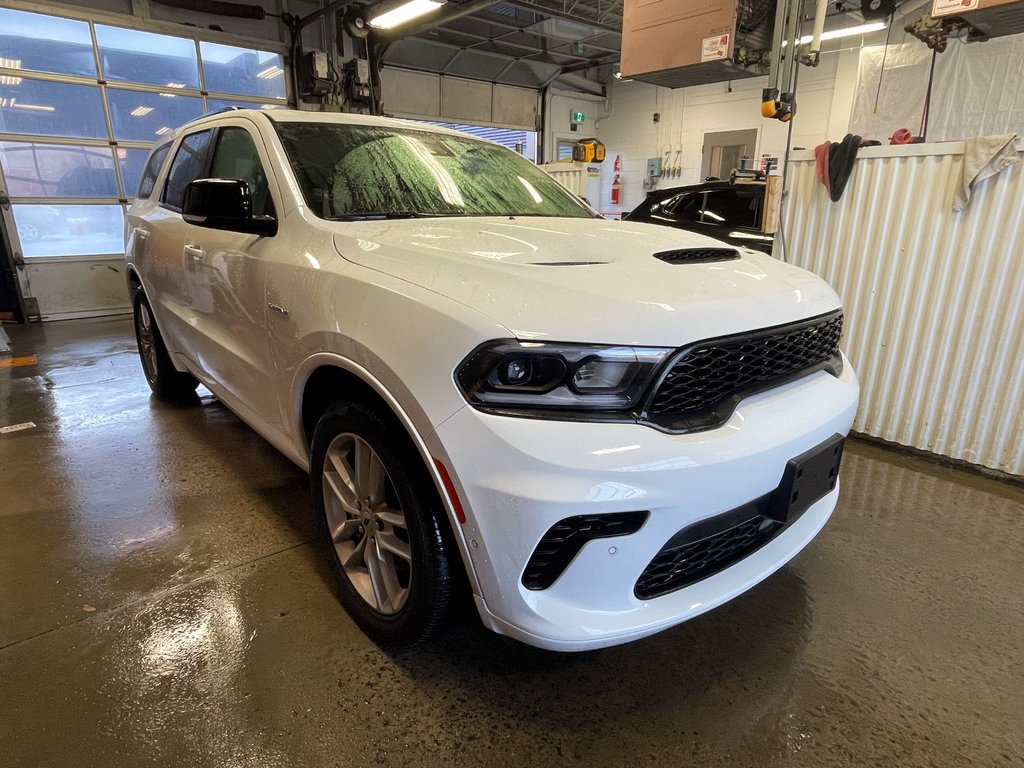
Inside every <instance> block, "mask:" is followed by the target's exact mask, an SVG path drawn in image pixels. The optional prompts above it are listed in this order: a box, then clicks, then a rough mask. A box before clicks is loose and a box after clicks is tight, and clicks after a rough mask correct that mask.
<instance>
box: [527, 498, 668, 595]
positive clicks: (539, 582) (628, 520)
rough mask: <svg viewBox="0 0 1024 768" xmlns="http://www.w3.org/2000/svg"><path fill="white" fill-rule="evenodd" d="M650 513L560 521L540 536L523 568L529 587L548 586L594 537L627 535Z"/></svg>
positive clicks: (544, 587)
mask: <svg viewBox="0 0 1024 768" xmlns="http://www.w3.org/2000/svg"><path fill="white" fill-rule="evenodd" d="M647 514H648V513H647V512H646V511H642V512H612V513H608V514H601V515H576V516H575V517H567V518H565V519H564V520H559V521H558V522H557V523H555V524H554V525H553V526H551V527H550V528H549V529H548V531H547V533H545V534H544V536H543V537H541V540H540V542H539V543H538V544H537V546H536V548H535V549H534V550H533V554H532V555H530V560H529V562H527V564H526V570H525V571H523V586H524V587H526V588H527V589H547V588H548V587H550V586H551V585H552V584H554V583H555V581H556V580H557V579H558V577H559V576H561V575H562V573H563V572H564V571H565V569H566V568H567V567H569V563H571V562H572V561H573V558H575V557H576V555H578V554H579V551H580V550H581V549H583V545H584V544H586V543H587V542H588V541H592V540H593V539H606V538H610V537H613V536H628V535H629V534H631V533H636V532H637V531H639V530H640V528H641V526H643V524H644V521H645V520H647Z"/></svg>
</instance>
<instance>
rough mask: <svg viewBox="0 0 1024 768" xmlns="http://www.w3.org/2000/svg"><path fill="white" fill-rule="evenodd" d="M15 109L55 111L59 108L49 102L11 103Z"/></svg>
mask: <svg viewBox="0 0 1024 768" xmlns="http://www.w3.org/2000/svg"><path fill="white" fill-rule="evenodd" d="M11 106H12V107H14V108H15V109H34V110H36V111H37V112H53V111H55V110H56V109H57V108H56V107H51V106H50V105H49V104H11Z"/></svg>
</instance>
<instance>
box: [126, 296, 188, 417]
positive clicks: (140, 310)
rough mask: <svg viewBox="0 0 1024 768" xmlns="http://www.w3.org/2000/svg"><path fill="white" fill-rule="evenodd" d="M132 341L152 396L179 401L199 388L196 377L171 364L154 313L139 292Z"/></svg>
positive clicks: (136, 300)
mask: <svg viewBox="0 0 1024 768" xmlns="http://www.w3.org/2000/svg"><path fill="white" fill-rule="evenodd" d="M135 340H136V341H137V342H138V345H139V360H140V361H141V362H142V372H143V373H144V374H145V375H146V382H147V383H148V384H149V388H150V389H151V390H153V394H154V395H156V396H157V397H159V398H160V399H161V400H182V399H184V398H186V397H188V396H189V395H191V394H192V393H193V392H195V391H196V387H198V386H199V381H198V380H197V379H196V377H195V376H193V375H192V374H191V373H187V372H185V373H183V372H182V371H179V370H176V369H175V367H174V364H173V363H172V362H171V356H170V355H169V354H168V353H167V347H166V346H165V345H164V340H163V337H162V336H161V335H160V329H159V328H157V327H156V321H155V320H154V319H153V310H152V309H150V306H149V302H148V301H147V300H146V297H145V296H144V295H143V294H142V291H139V292H138V293H137V294H135Z"/></svg>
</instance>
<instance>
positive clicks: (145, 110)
mask: <svg viewBox="0 0 1024 768" xmlns="http://www.w3.org/2000/svg"><path fill="white" fill-rule="evenodd" d="M152 111H153V107H136V108H135V109H133V110H132V116H133V117H145V116H146V115H148V114H149V113H150V112H152Z"/></svg>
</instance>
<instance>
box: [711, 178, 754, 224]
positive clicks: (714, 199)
mask: <svg viewBox="0 0 1024 768" xmlns="http://www.w3.org/2000/svg"><path fill="white" fill-rule="evenodd" d="M761 195H762V193H761V189H760V188H758V187H750V188H744V187H735V188H733V189H722V190H716V191H714V192H708V194H707V199H706V200H705V202H704V210H703V212H702V213H703V217H704V223H705V224H720V225H722V226H724V227H757V226H759V225H760V223H761V222H760V216H759V212H760V207H761V206H760V202H761Z"/></svg>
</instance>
